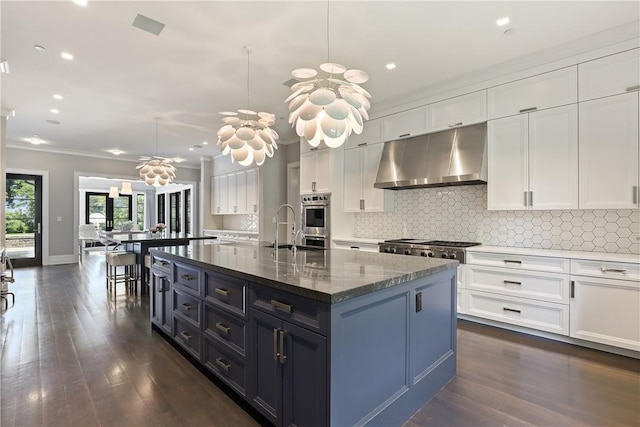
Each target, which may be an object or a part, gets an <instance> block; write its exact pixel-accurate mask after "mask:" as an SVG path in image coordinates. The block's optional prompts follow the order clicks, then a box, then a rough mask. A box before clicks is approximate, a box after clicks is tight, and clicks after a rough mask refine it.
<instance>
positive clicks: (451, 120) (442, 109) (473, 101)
mask: <svg viewBox="0 0 640 427" xmlns="http://www.w3.org/2000/svg"><path fill="white" fill-rule="evenodd" d="M429 113H430V114H429V118H430V123H431V125H430V126H429V129H430V130H429V132H436V131H439V130H444V129H450V128H453V127H458V126H467V125H471V124H474V123H480V122H484V121H486V120H487V91H486V90H482V91H479V92H474V93H470V94H467V95H462V96H457V97H455V98H451V99H447V100H444V101H440V102H436V103H435V104H432V105H431V108H430V112H429Z"/></svg>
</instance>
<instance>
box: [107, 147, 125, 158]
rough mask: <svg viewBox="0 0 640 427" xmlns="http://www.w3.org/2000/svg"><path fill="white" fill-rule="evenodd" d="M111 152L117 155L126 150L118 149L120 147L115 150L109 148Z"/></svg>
mask: <svg viewBox="0 0 640 427" xmlns="http://www.w3.org/2000/svg"><path fill="white" fill-rule="evenodd" d="M108 151H109V152H110V153H111V154H114V155H116V156H119V155H120V154H122V153H124V151H122V150H118V149H114V150H108Z"/></svg>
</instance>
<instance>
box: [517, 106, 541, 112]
mask: <svg viewBox="0 0 640 427" xmlns="http://www.w3.org/2000/svg"><path fill="white" fill-rule="evenodd" d="M537 109H538V107H529V108H523V109H522V110H520V112H521V113H528V112H530V111H536V110H537Z"/></svg>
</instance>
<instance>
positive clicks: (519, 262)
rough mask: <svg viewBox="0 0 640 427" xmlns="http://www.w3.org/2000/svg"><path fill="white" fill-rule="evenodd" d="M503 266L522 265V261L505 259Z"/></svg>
mask: <svg viewBox="0 0 640 427" xmlns="http://www.w3.org/2000/svg"><path fill="white" fill-rule="evenodd" d="M504 263H505V264H522V261H518V260H517V259H505V260H504Z"/></svg>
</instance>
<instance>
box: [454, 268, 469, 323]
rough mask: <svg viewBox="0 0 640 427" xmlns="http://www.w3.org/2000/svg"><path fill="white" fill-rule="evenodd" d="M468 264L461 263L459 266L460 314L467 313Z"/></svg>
mask: <svg viewBox="0 0 640 427" xmlns="http://www.w3.org/2000/svg"><path fill="white" fill-rule="evenodd" d="M466 288H467V266H466V265H465V264H460V265H459V266H458V286H457V288H456V289H457V291H458V314H466V313H467V292H466V290H465V289H466Z"/></svg>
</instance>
